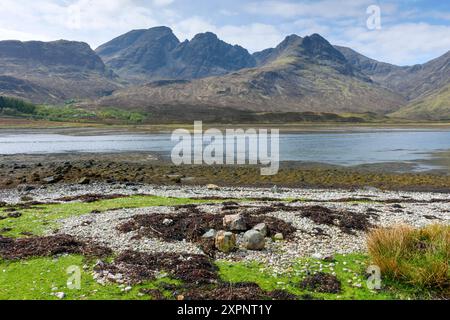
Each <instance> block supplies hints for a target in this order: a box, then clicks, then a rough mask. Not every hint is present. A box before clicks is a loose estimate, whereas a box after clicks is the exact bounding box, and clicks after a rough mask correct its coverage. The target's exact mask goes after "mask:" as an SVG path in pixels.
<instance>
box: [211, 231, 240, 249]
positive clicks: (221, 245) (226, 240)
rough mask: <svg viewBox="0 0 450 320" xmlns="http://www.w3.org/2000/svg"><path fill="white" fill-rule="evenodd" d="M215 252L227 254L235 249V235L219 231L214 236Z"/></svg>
mask: <svg viewBox="0 0 450 320" xmlns="http://www.w3.org/2000/svg"><path fill="white" fill-rule="evenodd" d="M216 248H217V250H219V251H221V252H224V253H229V252H231V251H233V250H234V249H235V248H236V235H235V234H234V233H232V232H228V231H219V232H218V233H217V235H216Z"/></svg>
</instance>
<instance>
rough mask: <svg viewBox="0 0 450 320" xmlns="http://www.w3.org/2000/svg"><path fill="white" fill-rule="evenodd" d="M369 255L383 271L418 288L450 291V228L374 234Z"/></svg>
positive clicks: (399, 228)
mask: <svg viewBox="0 0 450 320" xmlns="http://www.w3.org/2000/svg"><path fill="white" fill-rule="evenodd" d="M368 249H369V254H370V257H371V259H372V261H374V263H375V264H376V265H378V266H379V267H380V268H381V271H382V272H383V273H384V274H386V275H387V276H389V277H390V278H392V279H399V280H402V281H403V282H405V283H410V284H411V285H414V286H415V287H417V288H423V289H426V288H429V289H442V290H447V293H448V294H449V293H450V292H448V291H449V290H450V288H449V286H450V280H449V279H450V268H449V261H450V250H449V249H450V226H448V225H443V224H442V225H441V224H435V225H429V226H426V227H423V228H413V227H409V226H396V227H392V228H379V229H376V230H372V231H371V232H370V233H369V235H368Z"/></svg>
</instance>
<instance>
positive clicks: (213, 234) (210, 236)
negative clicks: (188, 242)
mask: <svg viewBox="0 0 450 320" xmlns="http://www.w3.org/2000/svg"><path fill="white" fill-rule="evenodd" d="M216 235H217V231H216V230H214V229H211V230H209V231H207V232H206V233H205V234H204V235H203V236H202V238H203V239H215V238H216Z"/></svg>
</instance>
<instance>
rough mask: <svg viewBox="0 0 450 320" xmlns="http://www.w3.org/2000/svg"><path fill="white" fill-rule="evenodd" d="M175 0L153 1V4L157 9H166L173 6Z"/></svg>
mask: <svg viewBox="0 0 450 320" xmlns="http://www.w3.org/2000/svg"><path fill="white" fill-rule="evenodd" d="M173 2H174V0H153V4H154V5H155V6H157V7H165V6H168V5H171V4H172V3H173Z"/></svg>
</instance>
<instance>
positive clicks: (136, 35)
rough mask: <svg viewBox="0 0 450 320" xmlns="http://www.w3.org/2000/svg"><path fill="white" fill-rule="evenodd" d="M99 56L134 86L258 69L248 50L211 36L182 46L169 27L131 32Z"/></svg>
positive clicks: (103, 49) (112, 43) (197, 37)
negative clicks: (158, 81) (249, 68)
mask: <svg viewBox="0 0 450 320" xmlns="http://www.w3.org/2000/svg"><path fill="white" fill-rule="evenodd" d="M96 52H97V53H98V54H99V55H100V57H102V59H103V60H104V61H105V63H106V65H107V66H108V67H110V68H111V69H112V70H114V71H115V72H116V73H117V74H119V75H120V76H121V77H123V78H124V79H126V80H128V81H130V82H132V83H143V82H148V81H150V80H153V81H154V80H168V79H197V78H203V77H207V76H216V75H224V74H227V73H229V72H231V71H235V70H240V69H243V68H247V67H253V66H255V65H256V62H255V60H254V58H253V57H252V56H251V55H250V54H249V53H248V51H247V50H245V49H244V48H242V47H240V46H232V45H230V44H228V43H225V42H224V41H222V40H220V39H218V38H217V36H216V35H215V34H213V33H211V32H206V33H202V34H198V35H196V36H195V37H194V38H193V39H192V40H191V41H188V40H186V41H184V42H183V43H180V41H179V40H178V39H177V37H176V36H175V35H174V34H173V32H172V30H171V29H169V28H167V27H156V28H151V29H148V30H134V31H131V32H129V33H126V34H124V35H122V36H120V37H118V38H116V39H113V40H112V41H110V42H108V43H106V44H104V45H102V46H100V47H99V48H98V49H97V50H96Z"/></svg>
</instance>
